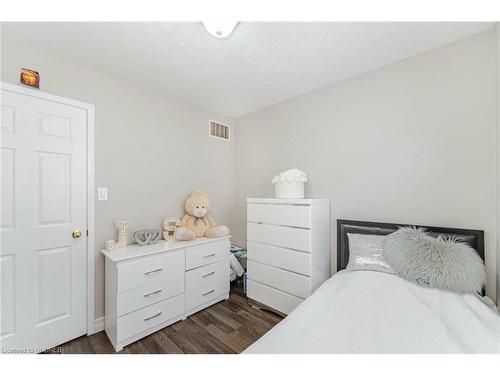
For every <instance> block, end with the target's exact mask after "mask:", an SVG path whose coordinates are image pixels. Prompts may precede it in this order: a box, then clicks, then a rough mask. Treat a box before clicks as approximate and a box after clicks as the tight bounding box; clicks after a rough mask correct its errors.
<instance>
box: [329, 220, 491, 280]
mask: <svg viewBox="0 0 500 375" xmlns="http://www.w3.org/2000/svg"><path fill="white" fill-rule="evenodd" d="M407 226H412V227H417V228H422V227H423V228H426V230H427V234H429V235H430V236H434V237H437V236H438V235H440V234H444V235H448V236H453V237H457V238H459V239H460V240H461V241H464V242H466V243H468V244H469V245H470V246H471V247H472V248H474V249H476V251H477V253H478V254H479V256H480V257H481V259H482V260H483V261H484V231H482V230H474V229H458V228H440V227H428V226H424V225H413V224H390V223H374V222H369V221H354V220H343V219H339V220H337V271H340V270H343V269H344V268H346V267H347V263H348V262H349V240H348V238H347V233H358V234H375V235H386V234H390V233H392V232H395V231H396V230H398V229H399V228H401V227H407Z"/></svg>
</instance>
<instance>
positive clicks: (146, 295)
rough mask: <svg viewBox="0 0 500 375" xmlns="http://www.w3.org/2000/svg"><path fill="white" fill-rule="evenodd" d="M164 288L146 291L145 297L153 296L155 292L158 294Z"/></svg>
mask: <svg viewBox="0 0 500 375" xmlns="http://www.w3.org/2000/svg"><path fill="white" fill-rule="evenodd" d="M162 290H163V289H158V290H155V291H154V292H149V293H146V294H144V297H149V296H153V295H155V294H158V293H160V292H161V291H162Z"/></svg>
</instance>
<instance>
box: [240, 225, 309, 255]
mask: <svg viewBox="0 0 500 375" xmlns="http://www.w3.org/2000/svg"><path fill="white" fill-rule="evenodd" d="M247 238H248V240H249V241H256V242H262V243H266V244H269V245H275V246H281V247H288V248H290V249H296V250H301V251H307V252H310V231H309V229H301V228H290V227H282V226H278V225H268V224H256V223H248V224H247Z"/></svg>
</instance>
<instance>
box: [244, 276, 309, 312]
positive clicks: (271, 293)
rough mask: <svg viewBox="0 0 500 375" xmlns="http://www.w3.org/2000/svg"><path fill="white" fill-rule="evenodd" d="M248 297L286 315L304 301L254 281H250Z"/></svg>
mask: <svg viewBox="0 0 500 375" xmlns="http://www.w3.org/2000/svg"><path fill="white" fill-rule="evenodd" d="M247 296H248V298H251V299H253V300H255V301H258V302H260V303H263V304H264V305H266V306H269V307H272V308H273V309H275V310H278V311H281V312H282V313H285V314H287V315H288V314H290V313H291V312H292V311H293V310H294V309H295V308H296V307H297V306H298V305H300V304H301V303H302V301H303V300H302V299H300V298H297V297H295V296H291V295H289V294H287V293H284V292H281V291H279V290H277V289H274V288H271V287H268V286H266V285H262V284H259V283H257V282H254V281H252V280H248V284H247Z"/></svg>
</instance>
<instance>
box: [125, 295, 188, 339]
mask: <svg viewBox="0 0 500 375" xmlns="http://www.w3.org/2000/svg"><path fill="white" fill-rule="evenodd" d="M183 313H184V294H179V295H178V296H175V297H172V298H169V299H166V300H164V301H161V302H158V303H155V304H153V305H151V306H148V307H145V308H143V309H140V310H138V311H135V312H132V313H130V314H127V315H123V316H121V317H119V318H118V321H117V340H118V341H121V340H124V339H127V338H129V337H132V336H134V335H137V334H139V333H141V332H144V331H146V330H148V329H150V328H153V327H155V326H157V325H159V324H162V323H166V322H168V321H170V320H172V319H174V318H176V317H179V319H181V318H182V315H183Z"/></svg>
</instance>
